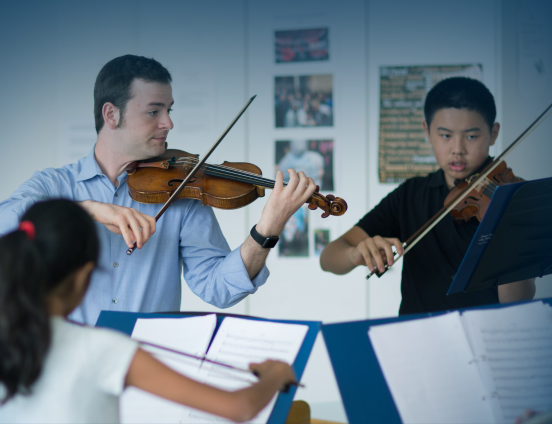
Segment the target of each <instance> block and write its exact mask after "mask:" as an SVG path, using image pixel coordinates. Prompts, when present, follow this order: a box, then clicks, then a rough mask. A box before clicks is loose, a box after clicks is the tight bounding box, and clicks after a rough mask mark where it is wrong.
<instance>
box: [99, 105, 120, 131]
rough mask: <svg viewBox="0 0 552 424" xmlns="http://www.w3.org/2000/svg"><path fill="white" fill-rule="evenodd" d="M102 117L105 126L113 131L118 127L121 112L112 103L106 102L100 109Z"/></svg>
mask: <svg viewBox="0 0 552 424" xmlns="http://www.w3.org/2000/svg"><path fill="white" fill-rule="evenodd" d="M102 116H103V119H104V122H105V125H107V126H108V127H109V128H110V129H112V130H114V129H116V128H117V126H118V125H119V121H120V119H121V111H120V110H119V108H118V107H116V106H115V105H114V104H113V103H110V102H107V103H104V105H103V107H102Z"/></svg>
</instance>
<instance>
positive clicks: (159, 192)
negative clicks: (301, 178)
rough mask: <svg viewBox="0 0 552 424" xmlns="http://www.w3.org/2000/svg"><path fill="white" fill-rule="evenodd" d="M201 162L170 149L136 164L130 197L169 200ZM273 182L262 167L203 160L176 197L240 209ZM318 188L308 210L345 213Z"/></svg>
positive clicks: (341, 204)
mask: <svg viewBox="0 0 552 424" xmlns="http://www.w3.org/2000/svg"><path fill="white" fill-rule="evenodd" d="M198 162H199V155H194V154H191V153H188V152H184V151H182V150H175V149H168V150H167V151H166V152H165V153H164V154H163V155H162V156H160V157H157V158H153V159H149V160H145V161H141V162H139V163H137V164H136V166H135V167H134V168H133V169H131V170H129V171H127V172H128V177H127V185H128V189H129V194H130V197H131V198H132V199H134V200H136V201H137V202H140V203H164V202H166V201H168V200H169V199H170V198H171V196H172V194H173V193H174V191H175V190H176V188H177V187H178V186H179V185H180V184H181V183H182V182H183V181H184V179H185V178H186V177H187V176H188V174H189V173H190V172H191V171H192V169H193V168H194V167H195V166H196V164H197V163H198ZM274 183H275V181H273V180H270V179H267V178H264V177H263V176H262V172H261V169H260V168H259V167H258V166H256V165H253V164H251V163H246V162H224V163H223V164H222V165H210V164H206V163H204V164H203V165H201V167H200V169H199V170H198V171H197V172H196V173H195V174H194V176H193V177H192V178H191V179H190V181H189V182H188V183H187V184H186V186H185V187H184V188H183V189H182V190H181V191H180V192H179V194H178V196H177V197H176V198H177V199H196V200H200V201H201V202H202V204H203V205H209V206H212V207H215V208H219V209H238V208H241V207H244V206H247V205H249V204H250V203H252V202H254V201H255V200H256V199H257V198H259V197H263V196H264V195H265V189H266V188H268V189H272V188H274ZM284 185H287V183H285V182H284ZM318 191H319V187H317V188H316V192H315V193H314V194H313V195H312V196H311V197H310V199H309V200H308V201H307V203H308V207H309V209H311V210H316V209H318V208H320V209H321V210H322V211H323V214H322V218H326V217H328V216H330V215H334V216H339V215H343V214H344V213H345V211H346V210H347V203H346V202H345V200H343V199H341V198H339V197H335V196H333V195H331V194H328V195H327V196H323V195H322V194H320V193H319V192H318Z"/></svg>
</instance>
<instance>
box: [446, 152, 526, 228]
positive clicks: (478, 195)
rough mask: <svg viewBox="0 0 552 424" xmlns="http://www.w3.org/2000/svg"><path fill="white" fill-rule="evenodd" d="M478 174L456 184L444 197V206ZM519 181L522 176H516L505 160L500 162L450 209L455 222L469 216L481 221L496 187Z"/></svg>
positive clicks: (465, 220) (459, 221)
mask: <svg viewBox="0 0 552 424" xmlns="http://www.w3.org/2000/svg"><path fill="white" fill-rule="evenodd" d="M479 175H480V174H479V173H477V174H474V175H472V176H470V177H469V178H466V179H465V180H462V181H461V182H460V183H459V184H457V185H456V186H455V187H454V188H453V189H452V190H451V191H450V193H449V194H448V196H447V197H446V199H445V207H448V206H450V205H451V204H452V202H453V201H454V199H455V198H457V196H458V195H459V194H462V193H464V192H465V191H466V189H467V188H468V187H470V185H471V184H472V182H473V181H475V180H476V179H477V178H478V177H479ZM520 181H523V178H519V177H516V176H515V175H514V173H513V171H512V169H511V168H508V166H507V165H506V162H500V163H499V165H498V166H497V167H496V168H495V169H494V170H493V171H492V172H491V173H490V174H488V175H487V176H486V177H485V178H483V179H482V180H481V181H480V182H479V183H478V184H477V185H474V186H473V187H471V190H470V191H469V192H467V193H464V196H463V200H462V201H461V202H460V203H458V204H457V205H456V206H455V207H454V208H453V209H452V210H451V211H450V214H451V215H452V217H453V218H454V220H455V221H456V222H457V223H462V222H467V221H468V220H470V219H471V218H476V219H477V220H478V221H479V222H481V220H482V219H483V215H485V212H486V211H487V207H488V206H489V203H490V201H491V197H493V193H494V191H495V189H496V187H497V186H500V185H503V184H512V183H519V182H520Z"/></svg>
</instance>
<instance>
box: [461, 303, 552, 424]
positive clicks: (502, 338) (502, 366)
mask: <svg viewBox="0 0 552 424" xmlns="http://www.w3.org/2000/svg"><path fill="white" fill-rule="evenodd" d="M462 321H463V324H464V326H465V327H466V331H467V332H468V333H469V340H470V342H471V344H472V349H473V351H474V354H475V358H476V360H477V366H478V368H479V370H480V372H481V375H482V378H483V381H484V384H485V385H486V386H487V388H488V390H489V391H491V392H493V393H494V400H495V402H494V404H495V414H496V417H497V420H496V421H497V422H498V423H508V424H510V423H513V422H514V421H515V418H516V417H517V416H522V415H523V413H524V411H525V410H526V409H533V410H536V411H548V410H550V409H552V308H550V305H548V304H543V303H542V302H532V303H527V304H522V305H516V306H511V307H507V308H500V309H487V310H478V311H468V312H465V313H464V314H463V315H462Z"/></svg>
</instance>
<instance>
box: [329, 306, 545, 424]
mask: <svg viewBox="0 0 552 424" xmlns="http://www.w3.org/2000/svg"><path fill="white" fill-rule="evenodd" d="M538 301H543V302H545V303H548V304H551V305H552V298H550V299H540V300H538ZM519 303H527V302H519ZM512 305H513V304H512V303H509V304H507V305H500V304H493V305H487V306H479V307H475V308H468V309H462V310H461V311H465V310H470V309H494V308H501V307H504V306H512ZM444 313H446V311H443V312H436V313H426V314H412V315H402V316H400V317H396V318H385V319H373V320H364V321H353V322H344V323H336V324H323V325H322V334H323V336H324V341H325V342H326V347H327V349H328V353H329V355H330V361H331V363H332V368H333V370H334V373H335V377H336V380H337V386H338V387H339V392H340V394H341V399H342V400H343V406H344V407H345V412H346V414H347V419H348V421H349V424H361V423H362V424H365V423H378V424H379V423H385V424H401V418H400V415H399V411H398V410H397V407H396V406H395V402H394V401H393V397H392V396H391V391H390V390H389V387H388V386H387V383H386V381H385V377H384V376H383V372H382V370H381V368H380V366H379V362H378V359H377V357H376V353H375V351H374V348H373V347H372V343H371V342H370V338H369V337H368V330H369V329H370V327H371V326H372V325H380V324H389V323H394V322H400V321H409V320H413V319H418V318H427V317H431V316H438V315H442V314H444Z"/></svg>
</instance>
